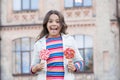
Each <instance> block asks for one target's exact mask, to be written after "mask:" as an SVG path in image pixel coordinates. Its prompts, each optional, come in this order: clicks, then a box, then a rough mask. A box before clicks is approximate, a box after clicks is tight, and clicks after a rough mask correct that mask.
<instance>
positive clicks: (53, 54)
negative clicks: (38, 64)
mask: <svg viewBox="0 0 120 80" xmlns="http://www.w3.org/2000/svg"><path fill="white" fill-rule="evenodd" d="M59 56H63V52H57V53H52V54H50V56H49V58H52V57H59Z"/></svg>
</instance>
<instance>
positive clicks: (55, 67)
mask: <svg viewBox="0 0 120 80" xmlns="http://www.w3.org/2000/svg"><path fill="white" fill-rule="evenodd" d="M46 48H47V49H48V50H49V51H50V52H51V53H50V56H49V58H48V60H47V75H46V79H47V80H64V62H63V55H64V54H63V43H62V37H57V38H47V40H46Z"/></svg>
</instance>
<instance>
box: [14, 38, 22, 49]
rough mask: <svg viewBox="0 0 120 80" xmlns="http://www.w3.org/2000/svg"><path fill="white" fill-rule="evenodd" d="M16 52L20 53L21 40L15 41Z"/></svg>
mask: <svg viewBox="0 0 120 80" xmlns="http://www.w3.org/2000/svg"><path fill="white" fill-rule="evenodd" d="M15 47H16V51H21V40H20V39H17V40H16V46H15Z"/></svg>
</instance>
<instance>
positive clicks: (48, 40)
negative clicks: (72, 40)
mask: <svg viewBox="0 0 120 80" xmlns="http://www.w3.org/2000/svg"><path fill="white" fill-rule="evenodd" d="M55 40H62V37H58V38H47V42H51V41H55Z"/></svg>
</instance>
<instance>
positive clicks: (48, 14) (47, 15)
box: [37, 10, 67, 40]
mask: <svg viewBox="0 0 120 80" xmlns="http://www.w3.org/2000/svg"><path fill="white" fill-rule="evenodd" d="M51 14H56V15H57V16H58V17H59V20H60V26H62V28H61V31H60V33H63V34H67V33H66V29H67V25H66V23H65V21H64V16H63V15H62V14H61V13H60V12H59V11H57V10H50V11H49V12H48V13H47V14H46V16H45V18H44V20H43V25H42V26H43V30H42V32H41V33H40V34H39V35H38V39H37V40H39V39H41V38H42V37H43V36H45V35H47V34H48V33H49V32H48V30H47V23H48V20H49V17H50V15H51Z"/></svg>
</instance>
